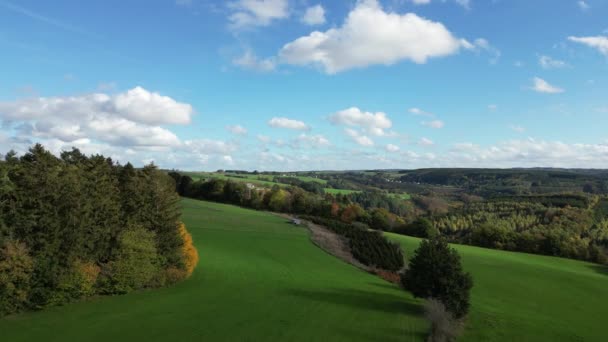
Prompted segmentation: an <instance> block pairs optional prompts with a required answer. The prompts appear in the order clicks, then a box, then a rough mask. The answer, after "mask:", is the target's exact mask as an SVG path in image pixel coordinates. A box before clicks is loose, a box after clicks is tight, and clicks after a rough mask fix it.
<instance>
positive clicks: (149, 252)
mask: <svg viewBox="0 0 608 342" xmlns="http://www.w3.org/2000/svg"><path fill="white" fill-rule="evenodd" d="M155 240H156V237H155V234H154V233H153V232H149V231H147V230H145V229H143V228H140V227H131V228H128V229H127V230H125V231H123V232H122V233H121V234H120V236H119V241H118V242H119V246H118V250H117V252H116V254H115V256H114V258H113V260H112V261H110V262H109V263H108V264H106V265H105V267H104V270H103V273H104V277H105V279H104V281H103V282H104V288H105V291H106V292H109V293H127V292H131V291H133V290H137V289H141V288H144V287H147V286H149V285H151V281H152V280H153V279H154V278H155V277H157V276H158V273H159V272H160V267H159V256H158V254H157V251H156V246H155Z"/></svg>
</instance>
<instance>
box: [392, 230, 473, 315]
mask: <svg viewBox="0 0 608 342" xmlns="http://www.w3.org/2000/svg"><path fill="white" fill-rule="evenodd" d="M402 282H403V286H404V287H405V288H406V289H407V290H409V291H411V292H412V293H413V294H414V296H415V297H420V298H427V299H429V298H433V299H436V300H439V301H441V302H442V303H443V304H444V305H445V307H446V309H447V310H448V311H449V312H451V313H452V315H454V317H456V318H461V317H463V316H464V315H466V314H467V312H468V311H469V306H470V303H469V300H470V299H469V298H470V291H471V288H472V287H473V279H472V278H471V275H470V274H469V273H465V272H464V271H463V270H462V265H461V262H460V255H458V252H456V250H454V249H453V248H450V247H449V246H448V243H447V242H446V241H445V239H442V238H435V239H431V240H423V241H422V242H421V243H420V247H418V249H417V250H416V251H415V252H414V257H413V258H412V260H411V262H410V265H409V269H408V270H407V271H406V273H405V275H404V277H402Z"/></svg>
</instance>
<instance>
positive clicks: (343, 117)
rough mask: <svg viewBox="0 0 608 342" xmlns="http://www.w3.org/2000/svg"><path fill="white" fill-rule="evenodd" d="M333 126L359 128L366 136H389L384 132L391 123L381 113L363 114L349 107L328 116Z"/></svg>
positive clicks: (355, 108)
mask: <svg viewBox="0 0 608 342" xmlns="http://www.w3.org/2000/svg"><path fill="white" fill-rule="evenodd" d="M329 121H330V122H331V123H333V124H334V125H344V126H354V127H359V128H361V129H362V130H363V131H364V132H366V133H367V134H371V135H375V136H385V135H391V133H389V132H386V130H387V129H389V128H391V127H392V126H393V122H392V121H391V120H390V119H389V118H388V116H387V115H386V114H385V113H383V112H376V113H371V112H364V111H362V110H361V109H359V108H357V107H351V108H347V109H344V110H341V111H339V112H336V113H334V114H332V115H330V116H329Z"/></svg>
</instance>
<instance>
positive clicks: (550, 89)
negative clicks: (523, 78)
mask: <svg viewBox="0 0 608 342" xmlns="http://www.w3.org/2000/svg"><path fill="white" fill-rule="evenodd" d="M533 82H534V85H533V86H532V90H534V91H536V92H538V93H545V94H559V93H563V92H564V91H565V90H564V89H562V88H559V87H556V86H554V85H551V84H549V82H547V81H545V80H543V79H542V78H539V77H534V79H533Z"/></svg>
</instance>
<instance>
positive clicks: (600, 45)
mask: <svg viewBox="0 0 608 342" xmlns="http://www.w3.org/2000/svg"><path fill="white" fill-rule="evenodd" d="M568 40H569V41H571V42H575V43H579V44H584V45H587V46H589V47H592V48H594V49H597V50H598V51H599V52H600V53H601V54H602V55H604V56H606V57H608V37H607V36H592V37H574V36H570V37H568Z"/></svg>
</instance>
